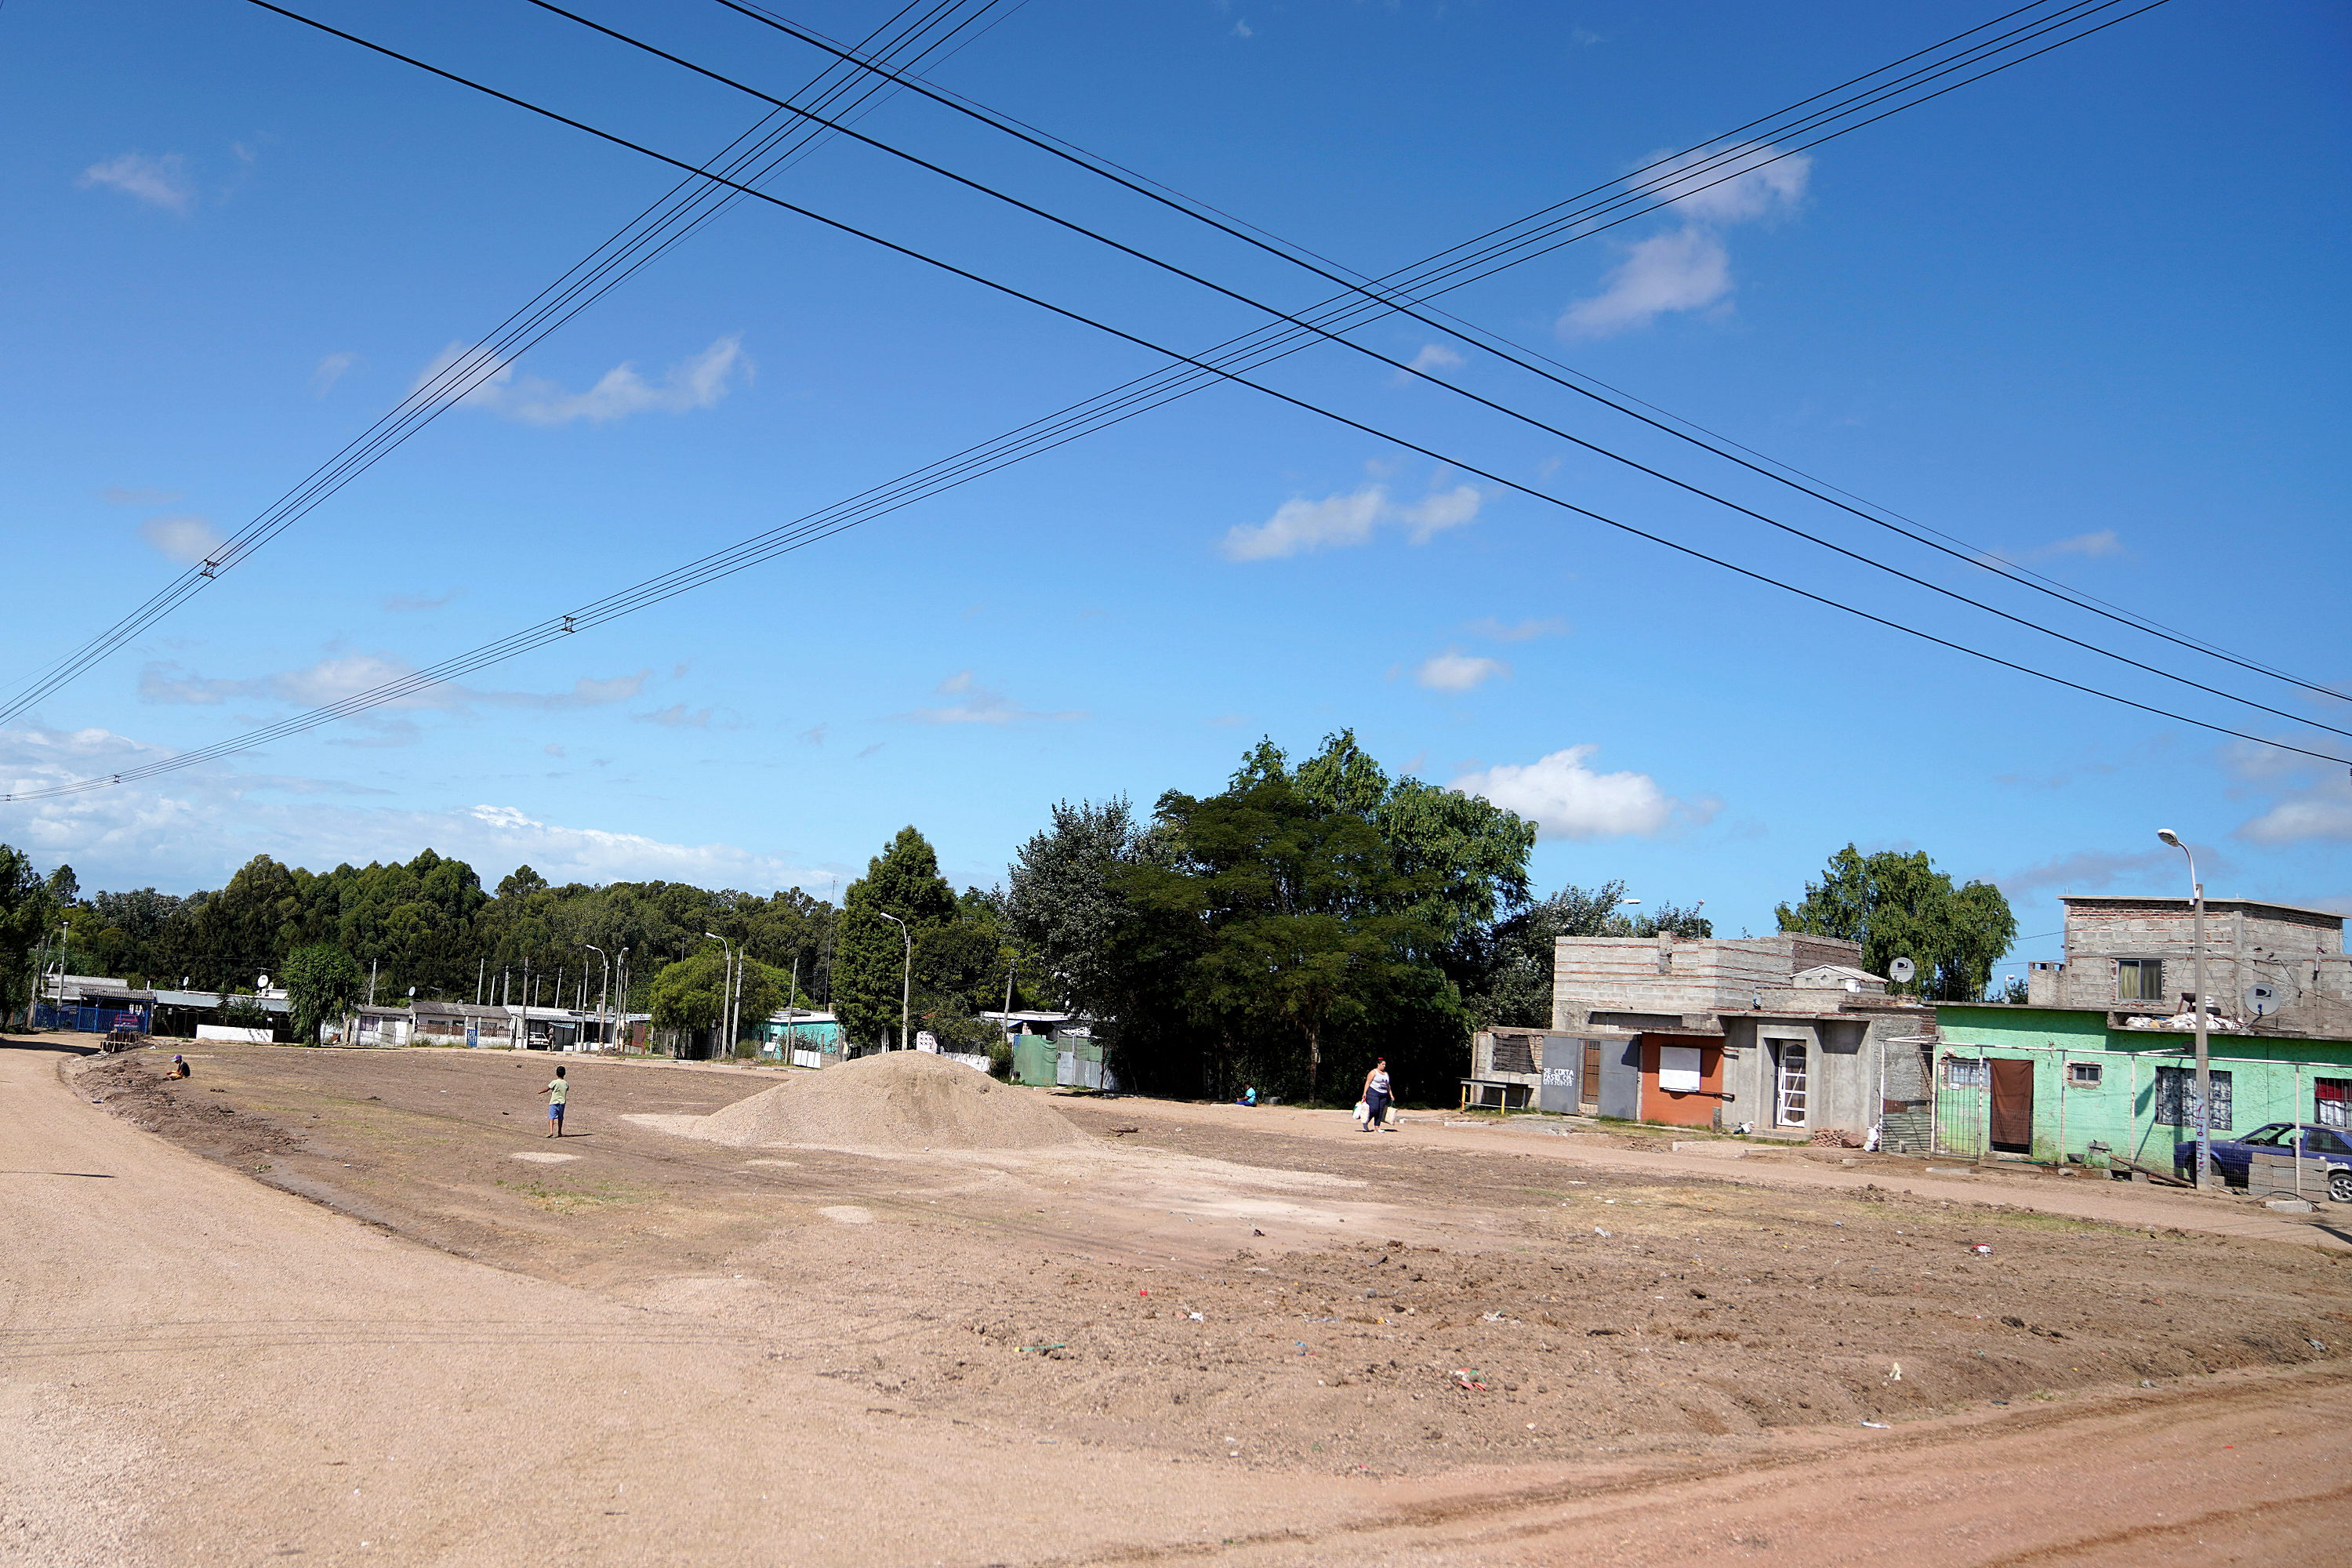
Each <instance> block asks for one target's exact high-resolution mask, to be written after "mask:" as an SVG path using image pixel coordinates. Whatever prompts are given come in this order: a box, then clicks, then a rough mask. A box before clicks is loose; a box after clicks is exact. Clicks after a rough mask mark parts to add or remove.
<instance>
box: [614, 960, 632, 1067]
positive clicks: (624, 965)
mask: <svg viewBox="0 0 2352 1568" xmlns="http://www.w3.org/2000/svg"><path fill="white" fill-rule="evenodd" d="M613 970H614V979H615V980H617V981H618V982H619V983H620V999H621V1044H622V1046H623V1047H627V1045H628V1043H629V950H628V949H627V948H626V947H623V948H622V949H621V952H620V955H619V956H618V957H616V958H614V960H613Z"/></svg>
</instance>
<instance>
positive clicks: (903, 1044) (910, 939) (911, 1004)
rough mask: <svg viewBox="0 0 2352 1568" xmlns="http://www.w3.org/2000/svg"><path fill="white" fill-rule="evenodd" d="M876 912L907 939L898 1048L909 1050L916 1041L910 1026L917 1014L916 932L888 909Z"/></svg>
mask: <svg viewBox="0 0 2352 1568" xmlns="http://www.w3.org/2000/svg"><path fill="white" fill-rule="evenodd" d="M874 912H875V913H876V914H877V915H880V916H881V917H882V918H883V919H884V920H886V921H889V922H890V923H891V924H892V925H894V926H897V927H898V934H899V935H900V936H902V937H905V938H906V939H907V963H906V967H905V968H904V969H903V970H901V971H900V972H899V975H898V1048H899V1049H900V1050H902V1051H903V1050H908V1049H910V1048H911V1047H913V1046H914V1043H915V1037H914V1035H913V1034H912V1033H911V1032H910V1027H909V1026H911V1025H912V1024H913V1023H914V1015H915V933H914V931H912V930H910V929H909V928H908V924H907V922H906V921H902V920H900V919H899V918H898V916H897V915H894V914H892V913H890V912H889V911H888V910H875V911H874Z"/></svg>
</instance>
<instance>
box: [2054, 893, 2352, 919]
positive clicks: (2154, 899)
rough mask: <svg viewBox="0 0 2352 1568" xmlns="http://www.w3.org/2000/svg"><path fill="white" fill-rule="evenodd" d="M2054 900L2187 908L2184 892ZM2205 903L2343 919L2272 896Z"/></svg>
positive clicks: (2339, 914) (2075, 895) (2066, 895)
mask: <svg viewBox="0 0 2352 1568" xmlns="http://www.w3.org/2000/svg"><path fill="white" fill-rule="evenodd" d="M2058 901H2059V902H2060V903H2062V904H2153V905H2159V906H2161V907H2163V908H2166V909H2180V910H2185V909H2187V908H2189V896H2188V895H2187V894H2186V893H2061V894H2059V895H2058ZM2205 907H2206V908H2207V909H2209V910H2214V909H2224V908H2227V909H2242V910H2285V911H2286V912H2287V913H2289V914H2294V915H2313V916H2316V917H2317V918H2318V919H2320V920H2323V921H2335V922H2336V924H2337V925H2339V926H2340V925H2342V924H2343V923H2344V911H2343V910H2315V909H2313V908H2312V907H2311V906H2310V905H2309V904H2288V903H2282V902H2280V901H2279V900H2276V899H2217V898H2213V897H2211V896H2210V895H2208V896H2207V898H2206V900H2205Z"/></svg>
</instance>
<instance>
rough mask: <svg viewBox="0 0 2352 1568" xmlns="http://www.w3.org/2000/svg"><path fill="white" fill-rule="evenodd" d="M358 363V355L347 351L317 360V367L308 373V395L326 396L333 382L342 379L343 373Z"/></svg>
mask: <svg viewBox="0 0 2352 1568" xmlns="http://www.w3.org/2000/svg"><path fill="white" fill-rule="evenodd" d="M357 363H360V356H359V355H357V354H355V353H349V352H348V351H346V352H344V353H331V354H329V355H327V356H326V357H325V358H324V359H321V360H320V362H319V368H318V369H316V370H314V371H312V372H311V373H310V395H311V396H313V397H324V396H326V395H327V393H328V391H329V390H330V389H331V388H332V387H333V385H334V384H335V383H337V382H339V381H341V380H342V379H343V376H344V374H345V373H346V372H348V371H349V370H350V369H351V368H352V366H353V365H355V364H357Z"/></svg>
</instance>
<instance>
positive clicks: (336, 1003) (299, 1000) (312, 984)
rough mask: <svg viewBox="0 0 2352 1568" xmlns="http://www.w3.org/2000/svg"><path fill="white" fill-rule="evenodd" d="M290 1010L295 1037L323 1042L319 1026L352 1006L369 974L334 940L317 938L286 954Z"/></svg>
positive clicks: (310, 1042) (304, 1042)
mask: <svg viewBox="0 0 2352 1568" xmlns="http://www.w3.org/2000/svg"><path fill="white" fill-rule="evenodd" d="M283 967H284V970H285V981H286V1010H287V1012H288V1014H289V1016H290V1017H291V1019H292V1021H293V1029H294V1038H295V1040H296V1041H297V1042H298V1043H299V1044H301V1045H305V1046H315V1045H317V1044H318V1043H319V1026H320V1025H321V1024H323V1023H325V1022H326V1021H327V1020H328V1019H330V1018H339V1017H341V1016H343V1014H345V1013H346V1012H348V1011H349V1010H350V1009H351V1005H352V1001H353V999H355V998H356V997H357V996H358V995H359V992H360V987H361V986H362V985H363V984H366V980H367V977H366V976H365V975H363V974H362V973H360V966H359V964H358V963H357V962H356V961H355V960H353V959H352V955H351V954H350V953H348V952H344V951H343V950H342V949H341V948H340V947H337V946H335V945H334V944H333V943H331V942H313V943H311V944H310V946H308V947H298V948H296V949H295V950H294V951H293V952H289V953H288V954H287V955H286V963H285V964H284V966H283Z"/></svg>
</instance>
